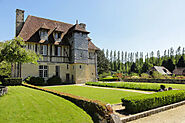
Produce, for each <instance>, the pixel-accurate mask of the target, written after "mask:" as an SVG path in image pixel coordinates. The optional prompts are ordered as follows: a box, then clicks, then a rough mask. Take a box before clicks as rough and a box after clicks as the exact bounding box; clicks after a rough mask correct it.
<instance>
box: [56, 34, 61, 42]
mask: <svg viewBox="0 0 185 123" xmlns="http://www.w3.org/2000/svg"><path fill="white" fill-rule="evenodd" d="M60 38H61V33H60V32H55V40H57V39H60Z"/></svg>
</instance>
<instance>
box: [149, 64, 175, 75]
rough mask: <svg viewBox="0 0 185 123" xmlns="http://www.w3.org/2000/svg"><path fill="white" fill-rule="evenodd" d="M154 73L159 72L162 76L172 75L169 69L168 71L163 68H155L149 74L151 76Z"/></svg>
mask: <svg viewBox="0 0 185 123" xmlns="http://www.w3.org/2000/svg"><path fill="white" fill-rule="evenodd" d="M153 71H157V72H159V73H161V74H162V75H171V74H172V73H171V72H170V71H169V70H168V69H166V68H165V67H163V66H154V67H152V68H151V69H150V70H149V71H148V73H149V74H151V73H152V72H153Z"/></svg>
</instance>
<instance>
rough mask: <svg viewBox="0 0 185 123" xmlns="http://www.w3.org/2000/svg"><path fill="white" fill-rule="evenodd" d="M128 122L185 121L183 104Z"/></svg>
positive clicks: (180, 122) (176, 122)
mask: <svg viewBox="0 0 185 123" xmlns="http://www.w3.org/2000/svg"><path fill="white" fill-rule="evenodd" d="M129 123H185V105H182V106H179V107H177V108H174V109H170V110H167V111H164V112H160V113H157V114H154V115H151V116H148V117H144V118H141V119H138V120H134V121H131V122H129Z"/></svg>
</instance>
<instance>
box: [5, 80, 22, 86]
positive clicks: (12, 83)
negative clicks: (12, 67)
mask: <svg viewBox="0 0 185 123" xmlns="http://www.w3.org/2000/svg"><path fill="white" fill-rule="evenodd" d="M21 84H22V78H5V79H4V81H2V85H4V86H15V85H21Z"/></svg>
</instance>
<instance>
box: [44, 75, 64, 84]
mask: <svg viewBox="0 0 185 123" xmlns="http://www.w3.org/2000/svg"><path fill="white" fill-rule="evenodd" d="M47 84H48V85H60V84H62V80H61V78H60V77H59V76H52V77H51V78H49V79H48V80H47Z"/></svg>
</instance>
